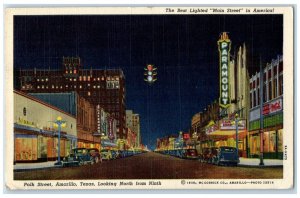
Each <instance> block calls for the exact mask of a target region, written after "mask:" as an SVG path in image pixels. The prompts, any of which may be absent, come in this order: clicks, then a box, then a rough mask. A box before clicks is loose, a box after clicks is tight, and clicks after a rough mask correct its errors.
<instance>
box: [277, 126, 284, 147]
mask: <svg viewBox="0 0 300 198" xmlns="http://www.w3.org/2000/svg"><path fill="white" fill-rule="evenodd" d="M282 133H283V130H282V129H280V130H278V132H277V144H278V152H283V147H282V145H283V140H282Z"/></svg>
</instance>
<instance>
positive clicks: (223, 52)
mask: <svg viewBox="0 0 300 198" xmlns="http://www.w3.org/2000/svg"><path fill="white" fill-rule="evenodd" d="M218 46H219V54H220V101H219V103H220V107H222V108H228V106H229V105H230V98H229V62H230V47H231V41H230V40H229V37H228V35H227V33H226V32H223V33H222V34H221V36H220V39H219V41H218Z"/></svg>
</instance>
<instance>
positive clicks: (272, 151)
mask: <svg viewBox="0 0 300 198" xmlns="http://www.w3.org/2000/svg"><path fill="white" fill-rule="evenodd" d="M263 72H264V74H263V80H261V79H260V72H257V73H256V74H254V75H253V76H252V77H251V78H250V83H249V85H250V93H249V98H250V113H249V150H250V157H256V158H257V157H259V154H260V148H261V144H260V142H261V139H260V116H261V113H260V94H259V93H260V83H261V82H263V112H262V115H263V131H264V132H263V141H262V142H263V156H264V158H271V159H282V158H283V57H282V56H278V57H277V58H276V59H275V60H272V62H271V63H268V64H267V65H266V66H265V67H264V69H263Z"/></svg>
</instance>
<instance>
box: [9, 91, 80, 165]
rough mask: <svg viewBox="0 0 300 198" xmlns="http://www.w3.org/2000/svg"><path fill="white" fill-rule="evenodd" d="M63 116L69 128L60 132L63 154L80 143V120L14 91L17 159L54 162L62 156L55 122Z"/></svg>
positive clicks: (66, 153) (15, 149) (15, 159)
mask: <svg viewBox="0 0 300 198" xmlns="http://www.w3.org/2000/svg"><path fill="white" fill-rule="evenodd" d="M58 116H61V117H62V118H63V120H64V121H66V123H67V124H66V127H63V128H62V129H61V131H60V137H61V138H60V156H61V157H64V156H66V155H68V153H69V152H70V150H71V149H72V148H74V147H75V146H76V141H77V136H76V119H75V117H73V116H71V115H70V114H68V113H65V112H63V111H61V110H59V109H57V108H55V107H53V106H51V105H49V104H46V103H43V102H42V101H39V100H37V99H36V98H34V97H32V96H28V95H26V94H24V93H20V92H14V129H13V130H14V161H15V162H41V161H54V160H56V159H57V156H58V129H57V128H56V127H54V126H53V123H54V121H55V120H56V118H57V117H58Z"/></svg>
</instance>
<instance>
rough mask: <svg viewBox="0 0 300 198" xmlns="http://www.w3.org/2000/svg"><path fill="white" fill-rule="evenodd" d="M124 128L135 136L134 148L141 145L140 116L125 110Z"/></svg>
mask: <svg viewBox="0 0 300 198" xmlns="http://www.w3.org/2000/svg"><path fill="white" fill-rule="evenodd" d="M126 127H127V128H130V129H131V131H133V132H134V133H135V134H136V144H135V145H136V147H140V145H141V127H140V116H139V114H136V113H134V112H133V111H132V110H126Z"/></svg>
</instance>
